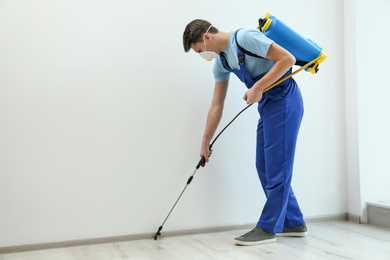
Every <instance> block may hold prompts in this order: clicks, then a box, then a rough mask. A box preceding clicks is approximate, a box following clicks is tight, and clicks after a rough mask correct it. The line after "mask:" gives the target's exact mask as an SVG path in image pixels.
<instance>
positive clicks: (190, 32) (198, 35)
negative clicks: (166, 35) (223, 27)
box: [183, 19, 218, 52]
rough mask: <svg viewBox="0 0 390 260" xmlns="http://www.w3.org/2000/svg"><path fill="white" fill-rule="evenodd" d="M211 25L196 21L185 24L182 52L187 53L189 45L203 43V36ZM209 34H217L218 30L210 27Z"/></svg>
mask: <svg viewBox="0 0 390 260" xmlns="http://www.w3.org/2000/svg"><path fill="white" fill-rule="evenodd" d="M210 25H211V23H210V22H208V21H206V20H201V19H196V20H193V21H192V22H190V23H189V24H187V26H186V28H185V30H184V33H183V47H184V51H185V52H188V51H189V50H190V49H191V44H194V43H197V42H201V41H203V34H204V33H206V31H207V29H208V28H209V27H210ZM209 32H210V33H218V29H217V28H215V27H214V26H211V28H210V29H209Z"/></svg>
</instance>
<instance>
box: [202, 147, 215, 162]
mask: <svg viewBox="0 0 390 260" xmlns="http://www.w3.org/2000/svg"><path fill="white" fill-rule="evenodd" d="M209 147H210V145H209V144H203V145H202V148H201V150H200V157H203V156H204V158H205V160H206V162H209V158H210V156H211V154H212V153H213V149H210V150H209Z"/></svg>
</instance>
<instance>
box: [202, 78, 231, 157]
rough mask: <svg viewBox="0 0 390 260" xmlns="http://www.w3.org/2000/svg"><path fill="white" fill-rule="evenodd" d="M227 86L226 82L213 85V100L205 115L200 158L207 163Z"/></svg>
mask: <svg viewBox="0 0 390 260" xmlns="http://www.w3.org/2000/svg"><path fill="white" fill-rule="evenodd" d="M228 85H229V81H228V80H227V81H223V82H216V83H215V88H214V95H213V100H212V102H211V105H210V109H209V112H208V114H207V122H206V129H205V131H204V135H203V141H202V148H201V151H200V156H201V157H203V156H204V158H205V159H206V162H208V161H209V157H210V156H211V153H212V150H209V147H210V142H211V139H212V138H213V136H214V134H215V131H216V130H217V128H218V125H219V122H220V121H221V118H222V111H223V106H224V103H225V98H226V93H227V89H228Z"/></svg>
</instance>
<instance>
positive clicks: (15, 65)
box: [0, 0, 348, 246]
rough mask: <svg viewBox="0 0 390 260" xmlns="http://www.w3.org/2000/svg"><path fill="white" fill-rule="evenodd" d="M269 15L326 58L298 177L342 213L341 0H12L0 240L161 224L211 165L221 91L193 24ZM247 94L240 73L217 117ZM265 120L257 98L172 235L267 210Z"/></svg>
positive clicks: (186, 202)
mask: <svg viewBox="0 0 390 260" xmlns="http://www.w3.org/2000/svg"><path fill="white" fill-rule="evenodd" d="M267 11H269V12H271V13H272V14H274V15H275V16H277V17H279V18H280V19H281V20H283V21H285V22H286V23H288V24H289V25H290V26H291V27H293V28H295V29H296V30H297V31H298V32H300V33H301V34H303V35H304V36H306V37H309V38H311V39H313V40H315V41H317V42H318V43H319V44H320V45H321V46H322V47H323V48H324V49H325V52H326V53H327V54H328V55H329V58H328V59H327V60H326V61H325V62H324V63H323V64H322V65H321V66H320V72H319V74H317V75H312V74H309V73H306V72H302V73H301V74H300V75H298V76H297V77H296V80H297V81H298V83H299V85H300V86H301V90H302V92H303V95H304V100H305V117H304V120H303V123H302V127H301V133H300V136H299V144H298V147H297V153H296V164H295V173H294V174H295V176H294V178H293V187H294V189H295V193H296V195H297V197H298V199H299V201H300V204H301V207H302V210H303V211H304V213H305V216H306V217H315V216H322V215H329V214H341V213H345V212H346V211H347V209H348V206H347V191H346V186H347V175H346V171H347V164H346V136H345V129H346V128H345V127H346V126H345V106H344V99H345V92H344V63H343V55H344V50H343V48H342V46H343V41H344V37H343V31H344V30H343V26H340V20H339V19H329V17H342V16H343V2H342V1H337V0H332V1H329V0H328V1H325V0H322V1H310V2H308V1H303V0H297V1H287V0H283V1H268V2H259V1H246V2H245V5H244V4H238V3H237V1H230V0H229V1H226V0H224V1H222V0H218V1H212V2H210V1H205V0H200V1H195V2H194V1H179V0H167V1H151V0H144V1H105V0H96V1H87V0H81V1H80V0H78V1H75V0H73V1H48V0H46V1H44V0H40V1H33V2H32V1H23V0H18V1H15V0H14V1H1V2H0V42H1V43H0V121H1V127H0V209H1V214H0V230H1V232H0V246H9V245H20V244H29V243H41V242H50V241H63V240H73V239H84V238H93V237H105V236H114V235H122V234H136V233H153V232H155V231H156V229H157V227H158V226H159V225H160V224H161V222H162V221H163V219H164V218H165V216H166V214H167V213H168V211H169V209H170V208H171V206H172V204H173V202H174V201H175V200H176V198H177V196H178V195H179V193H180V191H181V190H182V188H183V186H184V185H185V183H186V181H187V178H188V177H189V176H190V175H191V174H192V172H193V170H194V168H195V165H196V163H197V162H198V160H199V157H198V154H199V149H200V142H201V138H202V134H203V129H204V124H205V120H206V113H207V110H208V106H209V104H210V100H211V95H212V91H213V78H212V73H211V68H212V63H207V62H205V61H203V60H202V59H201V58H200V57H199V56H198V55H196V54H195V53H190V54H185V53H184V51H183V48H182V33H183V30H184V27H185V25H186V24H187V23H188V22H190V21H191V20H192V19H195V18H203V19H208V20H210V21H211V22H212V23H213V24H214V25H215V26H217V27H218V28H219V29H221V30H224V31H230V30H234V29H237V28H240V27H253V28H255V27H256V25H257V19H258V18H259V17H261V16H263V15H264V13H265V12H267ZM298 17H299V18H300V19H297V18H298ZM244 92H245V87H244V86H243V85H242V84H241V83H239V81H238V80H237V79H235V78H233V77H232V79H231V86H230V89H229V93H228V97H227V101H226V110H225V113H224V118H223V120H222V122H221V127H223V126H224V125H225V124H226V123H227V122H229V121H230V120H231V118H233V117H234V116H235V114H236V113H237V112H238V111H240V110H241V109H242V108H243V107H245V103H244V102H243V101H242V96H243V94H244ZM257 119H258V115H257V112H256V109H255V108H252V109H251V110H250V111H247V112H245V113H244V114H242V115H241V116H240V118H238V119H237V121H236V122H235V123H234V124H233V125H232V126H231V127H230V128H229V129H228V130H227V131H226V133H224V134H223V136H221V138H220V139H219V140H218V142H217V143H216V144H215V146H214V154H213V157H212V161H211V163H210V164H208V165H207V167H205V168H204V169H201V170H199V172H198V173H197V175H196V176H195V179H194V181H193V183H192V184H191V185H190V187H189V188H188V189H187V191H186V193H185V194H184V196H183V198H182V200H181V201H180V203H179V204H178V206H177V208H176V209H175V211H174V212H173V214H172V215H171V217H170V219H169V220H168V222H167V223H166V224H165V226H164V230H179V229H190V228H197V227H212V226H222V225H237V224H246V223H255V222H256V221H257V219H258V216H259V214H260V212H261V209H262V206H263V204H264V201H265V199H264V195H263V193H262V191H261V187H260V183H259V181H258V179H257V174H256V171H255V167H254V156H255V153H254V152H255V151H254V147H255V128H256V121H257Z"/></svg>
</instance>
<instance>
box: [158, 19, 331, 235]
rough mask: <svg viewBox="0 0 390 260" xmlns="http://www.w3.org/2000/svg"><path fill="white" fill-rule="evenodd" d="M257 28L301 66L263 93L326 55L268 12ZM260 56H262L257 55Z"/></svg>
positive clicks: (203, 161) (312, 69)
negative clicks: (292, 56) (286, 51)
mask: <svg viewBox="0 0 390 260" xmlns="http://www.w3.org/2000/svg"><path fill="white" fill-rule="evenodd" d="M257 29H259V30H260V31H262V32H263V33H264V34H265V35H266V36H267V37H268V38H270V39H272V40H273V41H274V42H276V43H277V44H279V45H280V46H282V47H283V48H285V49H286V50H288V51H289V52H290V53H291V54H292V55H294V57H295V59H296V63H295V64H296V65H298V66H301V68H299V69H298V70H296V71H294V72H293V73H291V74H289V75H288V76H286V77H284V78H282V79H280V80H278V81H277V82H275V83H274V84H272V85H271V86H269V87H268V88H266V89H264V91H263V93H264V92H266V91H268V90H270V89H271V88H273V87H275V86H277V85H279V84H280V83H282V82H283V81H285V80H286V79H288V78H290V77H292V76H294V75H295V74H297V73H298V72H300V71H302V70H306V71H308V72H311V73H313V74H315V73H317V72H318V65H319V64H320V63H321V62H323V61H324V60H325V59H326V58H327V55H326V54H325V53H324V52H323V50H322V48H321V47H320V46H318V45H317V44H316V43H315V42H313V41H312V40H309V39H306V38H304V37H302V36H301V35H300V34H298V33H297V32H295V31H294V30H292V29H291V28H290V27H288V26H287V25H286V24H284V23H283V22H281V21H280V20H279V19H277V18H276V17H275V16H272V15H271V14H270V13H266V14H265V15H264V16H263V18H260V19H259V24H258V26H257ZM244 53H245V54H248V55H251V56H256V55H254V54H252V53H249V52H244ZM259 58H262V57H259ZM251 105H253V104H249V105H248V106H246V107H245V108H244V109H243V110H241V111H240V112H239V113H238V114H237V115H236V116H235V117H234V118H233V120H231V121H230V122H229V124H227V125H226V126H225V127H224V128H223V129H222V131H221V132H220V133H219V134H218V135H217V137H215V138H214V140H213V141H212V142H211V144H210V147H209V149H211V148H212V146H213V145H214V143H215V141H216V140H217V139H218V137H219V136H220V135H221V134H222V133H223V132H224V131H225V130H226V128H228V127H229V126H230V125H231V124H232V123H233V121H234V120H236V118H237V117H238V116H239V115H240V114H241V113H242V112H244V111H245V110H246V109H248V108H249V107H250V106H251ZM205 164H206V159H205V158H204V157H202V158H201V159H200V161H199V162H198V164H197V165H196V167H195V171H194V172H193V174H192V175H191V176H190V177H189V178H188V180H187V184H186V185H185V187H184V189H183V191H182V192H181V193H180V195H179V197H178V198H177V200H176V202H175V204H174V205H173V207H172V208H171V210H170V211H169V213H168V215H167V217H166V218H165V220H164V221H163V223H162V224H161V226H160V227H159V228H158V230H157V232H156V234H155V235H154V240H157V238H158V236H160V235H161V230H162V229H163V226H164V224H165V222H166V221H167V220H168V218H169V216H170V215H171V213H172V211H173V209H174V208H175V207H176V204H177V203H178V202H179V200H180V198H181V197H182V195H183V193H184V191H185V190H186V189H187V187H188V185H189V184H190V183H191V182H192V179H193V178H194V175H195V173H196V171H197V170H198V169H199V168H200V167H201V166H202V167H204V166H205Z"/></svg>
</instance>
